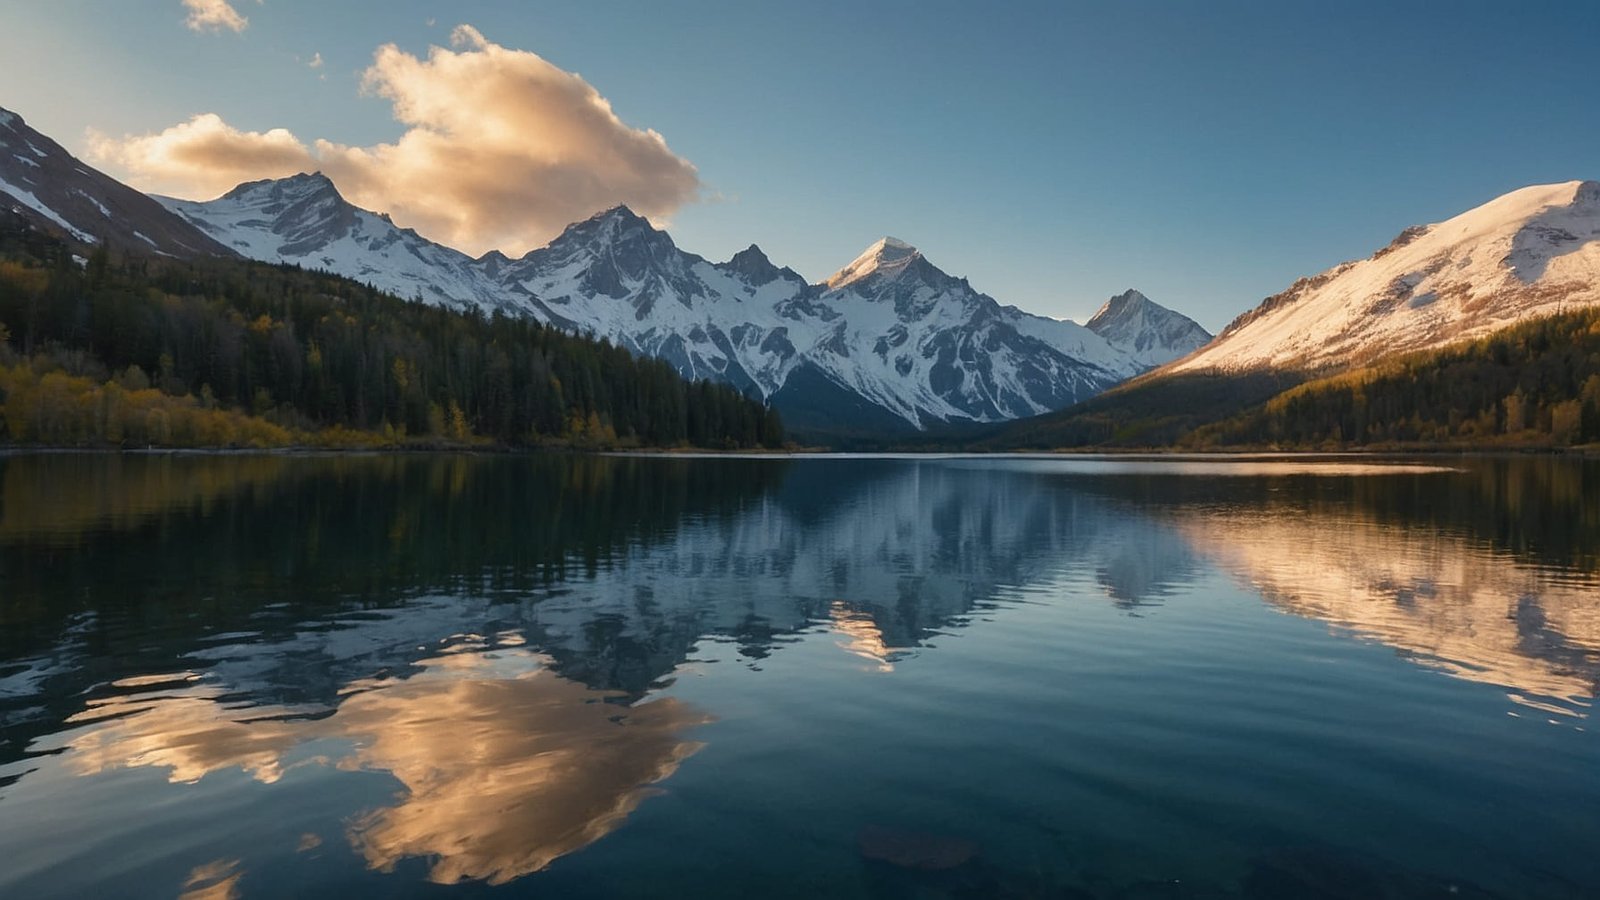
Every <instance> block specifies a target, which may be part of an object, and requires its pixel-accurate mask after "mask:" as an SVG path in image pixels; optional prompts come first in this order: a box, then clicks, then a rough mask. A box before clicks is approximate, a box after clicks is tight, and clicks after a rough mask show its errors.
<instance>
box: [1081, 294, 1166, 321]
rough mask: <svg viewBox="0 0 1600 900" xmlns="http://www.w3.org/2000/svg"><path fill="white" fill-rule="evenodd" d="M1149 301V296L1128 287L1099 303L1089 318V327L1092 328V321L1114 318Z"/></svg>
mask: <svg viewBox="0 0 1600 900" xmlns="http://www.w3.org/2000/svg"><path fill="white" fill-rule="evenodd" d="M1150 302H1151V301H1150V298H1149V297H1146V296H1145V295H1144V294H1141V293H1139V292H1138V291H1136V290H1134V289H1133V288H1128V289H1127V290H1125V291H1123V292H1122V293H1120V294H1117V295H1116V296H1115V297H1112V298H1111V299H1110V300H1107V301H1106V302H1105V303H1103V304H1101V305H1100V308H1099V309H1098V310H1096V311H1095V314H1094V316H1093V317H1091V318H1090V319H1089V327H1090V328H1093V327H1094V323H1095V322H1097V321H1101V320H1105V319H1111V318H1115V317H1117V316H1119V315H1127V314H1128V313H1130V312H1132V311H1134V310H1137V309H1139V308H1140V307H1142V306H1144V305H1145V304H1147V303H1150Z"/></svg>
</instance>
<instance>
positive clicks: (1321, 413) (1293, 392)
mask: <svg viewBox="0 0 1600 900" xmlns="http://www.w3.org/2000/svg"><path fill="white" fill-rule="evenodd" d="M1596 442H1600V309H1595V308H1590V309H1587V310H1582V311H1578V312H1572V313H1565V314H1561V315H1556V316H1551V317H1547V318H1542V319H1537V320H1535V321H1532V322H1527V323H1524V324H1521V325H1516V326H1513V327H1511V328H1507V329H1504V330H1502V331H1499V332H1496V333H1494V334H1492V335H1490V336H1488V337H1485V338H1482V339H1479V340H1475V341H1470V342H1466V343H1462V344H1457V345H1454V346H1451V347H1446V348H1443V349H1440V350H1436V351H1425V352H1420V353H1414V354H1409V355H1406V356H1401V357H1398V358H1395V359H1393V360H1389V361H1386V362H1382V363H1379V364H1376V365H1373V366H1368V367H1365V368H1361V369H1357V370H1354V371H1350V372H1345V373H1341V374H1339V375H1334V376H1330V377H1327V378H1321V379H1318V380H1315V381H1311V382H1307V383H1306V384H1303V385H1300V386H1298V387H1295V388H1291V389H1290V390H1287V391H1284V392H1283V393H1282V394H1279V395H1278V396H1276V397H1274V398H1272V399H1271V400H1269V401H1268V402H1266V403H1265V404H1263V405H1261V406H1259V407H1257V408H1255V409H1252V410H1250V411H1247V412H1244V413H1240V414H1238V415H1235V416H1233V417H1231V418H1228V419H1225V420H1223V421H1221V422H1217V423H1214V424H1211V425H1207V426H1204V427H1201V428H1198V429H1196V430H1195V431H1194V432H1192V433H1191V434H1189V435H1188V436H1187V437H1186V438H1185V439H1184V440H1183V441H1181V442H1180V443H1181V445H1182V446H1185V447H1189V448H1194V449H1206V448H1213V447H1225V446H1236V445H1252V446H1279V447H1286V448H1289V447H1293V448H1339V447H1363V446H1374V445H1376V446H1407V445H1419V444H1428V445H1452V444H1454V445H1463V446H1464V445H1472V446H1481V445H1500V446H1555V447H1563V446H1571V445H1574V444H1592V443H1596Z"/></svg>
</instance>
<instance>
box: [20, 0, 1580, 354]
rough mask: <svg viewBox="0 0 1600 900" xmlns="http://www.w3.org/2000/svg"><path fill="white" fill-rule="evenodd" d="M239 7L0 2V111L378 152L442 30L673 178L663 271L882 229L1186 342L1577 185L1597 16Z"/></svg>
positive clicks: (959, 271)
mask: <svg viewBox="0 0 1600 900" xmlns="http://www.w3.org/2000/svg"><path fill="white" fill-rule="evenodd" d="M234 6H235V7H236V9H237V11H238V12H239V13H240V14H242V15H244V16H246V17H248V19H249V27H247V28H245V29H244V30H243V31H241V32H238V33H234V32H232V31H228V30H226V29H224V30H221V31H216V32H196V31H194V30H191V29H188V28H186V27H184V20H185V11H184V9H183V8H182V7H181V5H180V2H179V0H127V2H118V3H91V2H87V0H54V2H51V3H36V2H31V0H0V21H4V22H5V23H6V27H5V28H3V29H0V58H4V59H5V60H6V61H7V63H6V66H5V70H6V73H5V75H4V76H3V77H0V106H5V107H7V108H10V109H13V110H15V111H17V112H20V113H22V114H23V115H24V116H25V117H27V119H28V120H29V122H30V123H31V124H33V125H34V126H35V127H37V128H39V129H40V130H41V131H44V132H45V133H47V134H50V135H51V136H53V137H55V138H57V139H58V140H60V141H61V142H62V143H63V144H65V145H66V146H67V147H68V149H70V150H72V151H74V152H78V153H83V152H84V151H85V150H86V149H87V146H88V138H87V137H86V129H89V128H93V129H97V130H98V131H100V132H103V133H105V134H108V135H113V136H121V135H125V134H148V133H153V132H158V131H161V130H162V129H165V128H168V127H169V126H172V125H175V124H177V123H180V122H182V121H184V120H186V119H188V118H189V117H191V116H194V115H196V114H200V113H215V114H217V115H219V116H221V118H222V119H224V120H226V122H227V124H228V125H230V126H232V127H234V128H238V129H244V130H248V131H266V130H268V129H272V128H286V129H288V130H289V131H291V132H293V134H294V135H295V136H297V137H298V138H299V139H302V140H303V141H306V142H310V141H312V140H315V139H319V138H322V139H327V140H330V141H333V142H335V143H339V144H345V145H373V144H379V143H383V142H390V141H394V140H395V139H396V138H398V137H399V136H400V134H401V133H402V131H404V127H403V126H402V125H400V124H399V123H397V122H396V121H395V117H394V114H393V110H392V108H391V105H390V103H389V102H387V101H386V100H385V99H383V98H382V97H377V96H372V95H371V94H370V93H369V94H365V95H364V94H363V93H362V91H361V90H360V84H361V74H362V72H363V71H365V70H366V69H367V68H368V66H370V65H372V63H373V54H374V51H375V50H376V49H377V48H378V47H379V46H380V45H383V44H388V43H393V44H395V45H397V46H398V47H399V48H400V49H401V50H403V51H405V52H406V53H409V54H413V55H416V56H425V55H426V52H427V50H428V47H429V46H430V45H447V44H448V43H449V34H450V29H451V28H452V27H454V26H456V25H459V24H468V25H471V26H472V27H474V28H475V29H477V31H478V32H481V34H482V35H483V36H484V38H485V39H486V40H487V41H490V42H493V43H494V44H497V45H500V46H502V47H505V48H512V49H515V50H525V51H531V52H533V53H537V54H538V55H539V56H542V57H543V58H544V59H545V60H547V61H548V62H549V63H552V64H553V65H555V66H557V67H559V68H560V69H564V70H566V71H568V72H573V73H577V74H579V75H581V76H582V78H583V79H584V80H585V81H587V82H588V84H590V85H592V86H593V87H594V88H595V89H596V90H598V91H599V92H600V94H602V95H604V97H605V98H606V99H607V100H609V101H610V103H611V105H612V108H613V109H614V111H615V113H616V115H617V116H618V117H620V119H621V120H622V121H623V122H625V123H626V124H627V125H628V126H632V127H633V128H637V129H653V130H654V131H656V132H659V133H660V135H661V136H662V137H664V138H665V140H666V142H667V144H668V145H669V146H670V149H671V151H672V153H674V154H676V155H677V156H679V157H681V158H683V159H686V160H688V161H689V162H690V163H692V164H693V166H694V167H695V169H696V170H697V171H698V176H699V180H700V195H701V197H702V198H703V199H700V200H697V201H695V202H690V203H688V204H686V205H683V206H681V208H678V209H677V211H676V212H675V213H673V214H671V216H670V220H671V230H672V233H673V236H674V237H675V238H676V239H677V241H678V243H679V245H680V246H683V247H684V248H686V249H689V250H692V251H694V252H697V253H700V254H702V255H705V256H707V257H709V258H712V259H724V258H726V257H728V256H730V255H731V254H732V253H734V252H735V251H737V250H739V249H741V248H742V247H744V246H745V245H746V244H748V243H750V242H752V241H753V242H756V243H758V244H760V245H761V246H762V247H763V249H765V250H766V251H767V252H768V254H769V255H770V256H772V257H773V259H774V260H775V261H777V262H779V263H780V264H787V265H791V266H793V267H794V268H796V269H798V270H799V271H800V272H801V273H802V274H804V275H806V276H807V277H809V278H811V279H820V278H822V277H824V276H826V275H827V274H828V273H829V272H831V271H832V270H833V269H836V268H838V267H840V266H842V265H844V264H845V263H847V262H849V261H850V259H851V258H852V257H854V256H855V254H856V253H857V252H859V251H860V250H861V249H862V248H863V247H865V246H866V245H867V244H868V243H870V242H872V241H873V240H875V239H876V238H877V237H879V236H881V235H883V234H892V235H894V236H896V237H900V238H903V239H905V240H908V241H910V242H911V243H913V244H916V245H917V246H918V247H920V248H921V249H922V250H923V251H924V253H925V254H926V255H927V256H928V257H929V258H930V259H931V260H932V261H933V262H934V263H935V264H937V265H939V266H940V267H942V268H944V269H945V270H947V271H949V272H951V273H952V274H956V275H966V276H968V277H970V278H971V280H972V282H973V284H974V285H975V286H976V287H978V288H979V289H980V290H984V291H986V292H987V293H989V294H991V295H993V296H995V297H996V298H997V299H999V300H1001V301H1002V302H1006V303H1013V304H1016V305H1018V306H1021V307H1023V308H1025V309H1029V310H1032V311H1035V312H1040V313H1045V314H1049V315H1056V316H1070V317H1074V318H1077V319H1078V320H1080V321H1082V320H1083V319H1084V318H1086V317H1087V316H1088V315H1089V314H1091V313H1092V312H1093V310H1094V309H1095V308H1096V307H1097V306H1098V305H1099V303H1100V302H1102V301H1103V300H1104V299H1105V298H1106V297H1107V296H1109V295H1111V294H1113V293H1116V292H1119V291H1121V290H1123V289H1125V288H1127V287H1137V288H1139V289H1141V290H1143V291H1144V292H1145V293H1146V294H1148V295H1150V296H1151V297H1152V298H1153V299H1156V300H1157V301H1159V302H1162V303H1165V304H1167V305H1170V306H1173V307H1175V308H1178V309H1180V310H1182V311H1184V312H1187V313H1189V314H1190V315H1192V316H1194V317H1195V318H1197V319H1198V320H1199V321H1200V322H1201V323H1202V324H1204V325H1206V326H1207V327H1209V328H1212V329H1213V330H1214V329H1216V328H1219V327H1221V326H1222V325H1223V324H1225V323H1226V322H1227V321H1228V320H1229V319H1230V318H1232V316H1234V315H1235V314H1237V313H1239V312H1241V311H1243V310H1245V309H1247V308H1249V307H1251V306H1253V305H1255V304H1256V303H1257V302H1259V301H1260V300H1261V298H1262V297H1264V296H1266V295H1268V294H1271V293H1274V292H1276V291H1278V290H1281V289H1282V288H1283V287H1285V286H1287V285H1288V284H1289V283H1290V282H1291V281H1293V280H1294V279H1295V278H1297V277H1299V276H1301V275H1307V274H1313V273H1315V272H1317V271H1320V270H1322V269H1324V268H1326V267H1328V266H1330V265H1332V264H1334V263H1336V262H1338V261H1340V260H1343V259H1347V258H1353V257H1360V256H1365V255H1367V254H1369V253H1370V252H1371V251H1372V250H1374V249H1376V248H1377V247H1379V246H1382V245H1383V244H1384V243H1386V242H1387V241H1388V240H1389V239H1390V238H1391V237H1393V235H1394V234H1395V233H1397V232H1398V231H1399V230H1400V229H1401V228H1403V227H1405V226H1406V225H1409V224H1412V223H1416V222H1428V221H1436V220H1438V219H1441V218H1445V217H1448V216H1450V215H1453V214H1455V213H1457V212H1460V211H1462V210H1464V209H1466V208H1469V207H1471V206H1474V205H1477V204H1478V203H1481V202H1484V201H1486V200H1488V199H1490V198H1492V197H1494V196H1496V195H1498V194H1500V193H1503V192H1505V191H1507V190H1510V189H1513V188H1516V187H1520V186H1523V185H1526V184H1532V183H1540V182H1551V181H1566V180H1570V179H1574V178H1595V177H1600V76H1597V75H1596V72H1595V59H1596V58H1597V51H1596V43H1595V42H1596V39H1597V37H1600V4H1595V3H1555V2H1549V3H1527V4H1507V3H1480V2H1456V3H1449V4H1438V3H1433V4H1421V3H1417V4H1408V3H1377V4H1363V3H1313V2H1288V3H1270V4H1269V3H1265V2H1261V3H1229V2H1203V3H1202V2H1180V0H1171V2H1129V3H1093V4H1079V3H1066V2H1057V3H1039V4H1030V3H1020V2H1019V3H1006V4H998V5H997V6H998V8H984V7H982V6H980V5H979V4H971V3H943V2H920V3H910V2H906V3H901V2H890V3H844V2H838V3H834V2H819V3H803V4H800V3H796V4H777V3H733V2H727V3H723V2H683V3H659V2H657V3H649V2H593V0H590V2H570V3H568V2H553V0H546V2H540V3H536V4H535V3H488V2H459V0H458V2H450V3H444V2H420V0H390V2H383V3H361V4H358V3H338V4H329V3H318V2H298V0H264V2H259V3H258V2H256V0H234ZM430 21H431V22H432V23H433V24H431V25H430V24H429V23H430ZM313 54H320V55H321V57H322V59H323V61H324V62H323V65H322V66H321V67H320V68H316V69H313V68H310V67H309V66H308V65H307V64H306V63H307V62H308V61H309V60H310V59H311V58H312V56H313ZM107 168H108V169H110V170H112V171H113V174H122V173H118V172H116V169H115V167H114V166H107Z"/></svg>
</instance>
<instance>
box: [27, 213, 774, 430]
mask: <svg viewBox="0 0 1600 900" xmlns="http://www.w3.org/2000/svg"><path fill="white" fill-rule="evenodd" d="M0 336H3V337H4V343H3V345H0V352H3V353H4V354H6V355H5V357H4V358H3V359H0V366H3V367H4V368H5V375H4V377H3V380H0V391H3V392H4V393H5V397H4V398H0V402H3V403H4V404H5V406H6V415H5V416H4V431H3V432H0V440H9V441H12V442H31V443H75V444H76V443H111V444H118V443H129V444H135V443H136V444H141V445H142V444H145V443H156V444H163V445H178V446H183V445H187V446H216V445H235V444H253V445H275V444H279V443H284V442H294V443H299V442H302V440H303V439H304V438H305V436H307V435H311V436H318V435H320V436H323V437H324V438H325V437H326V436H327V435H329V434H330V433H331V434H333V435H336V436H337V435H344V436H347V437H348V436H354V437H355V441H354V442H355V443H365V442H370V443H384V444H395V443H399V444H405V443H417V442H426V443H445V442H448V443H456V444H460V443H472V442H493V443H497V444H501V445H507V446H530V445H541V444H552V443H556V444H564V445H576V446H588V447H627V446H652V447H671V446H681V445H692V446H697V447H713V448H728V449H736V448H751V447H760V446H767V447H775V446H779V445H781V444H782V442H783V440H784V433H783V425H782V422H781V421H780V420H779V417H778V415H777V413H776V412H775V411H773V410H770V409H767V408H765V407H764V406H763V405H762V404H761V403H760V402H758V401H755V400H752V399H750V398H748V397H746V396H744V395H742V394H740V393H739V392H738V391H736V390H734V389H732V388H730V387H727V386H724V385H720V384H713V383H710V382H704V381H701V382H694V383H690V382H686V381H685V380H683V379H682V378H681V377H680V376H679V375H678V373H677V372H676V371H675V370H674V369H673V368H672V367H671V366H669V365H668V364H666V363H664V362H661V361H659V360H652V359H639V358H636V357H635V356H633V355H632V354H631V353H629V352H628V351H627V350H625V349H623V348H620V347H614V346H611V345H610V344H608V343H607V342H605V341H596V340H591V339H589V338H586V337H579V336H574V335H571V334H568V333H565V332H563V331H561V330H559V329H556V328H551V327H547V326H543V325H540V324H538V323H536V322H533V321H530V320H526V319H522V318H513V317H508V316H503V315H499V314H495V315H492V316H487V315H484V314H481V313H478V312H467V313H461V312H454V311H450V310H445V309H441V308H439V307H435V306H430V305H427V304H424V303H421V302H414V301H404V300H399V299H396V298H394V297H391V296H389V295H386V294H383V293H380V292H378V291H377V290H375V289H373V288H370V287H368V286H365V285H362V284H359V283H357V282H354V281H351V280H349V279H345V278H340V277H337V276H332V275H325V274H321V273H314V272H307V271H303V270H300V269H298V268H295V267H290V266H271V265H266V264H262V263H252V262H242V261H235V260H218V259H203V260H196V261H190V262H184V261H176V260H158V259H148V258H140V257H128V258H122V259H114V258H112V257H111V256H109V255H108V254H106V253H105V252H104V251H98V252H96V253H95V254H94V255H93V256H92V257H91V258H89V259H88V260H87V261H83V260H82V259H81V258H80V259H79V260H77V261H75V260H73V258H72V257H71V255H70V251H69V250H68V249H67V248H66V247H65V246H64V245H62V244H61V243H60V242H58V241H56V240H55V239H53V238H50V237H48V236H46V235H43V234H41V233H39V232H37V231H31V230H26V229H22V228H16V227H0ZM180 399H181V400H182V401H183V402H181V403H175V402H174V401H175V400H180ZM254 420H259V423H258V424H252V422H253V421H254ZM311 442H318V441H316V440H312V441H311ZM321 442H328V441H326V440H324V441H321ZM333 442H334V443H342V442H344V441H342V440H336V441H333Z"/></svg>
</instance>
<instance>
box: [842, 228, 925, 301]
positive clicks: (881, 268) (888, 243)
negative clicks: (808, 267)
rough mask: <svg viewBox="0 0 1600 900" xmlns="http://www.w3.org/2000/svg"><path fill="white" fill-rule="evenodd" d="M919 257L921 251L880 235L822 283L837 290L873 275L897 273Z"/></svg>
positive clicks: (896, 239) (898, 240)
mask: <svg viewBox="0 0 1600 900" xmlns="http://www.w3.org/2000/svg"><path fill="white" fill-rule="evenodd" d="M921 257H922V253H921V252H920V251H919V250H917V248H915V247H913V246H911V245H910V244H908V243H906V242H905V241H902V240H900V239H898V238H892V237H882V238H879V239H878V240H877V241H876V242H875V243H873V245H872V246H870V247H868V248H867V249H865V250H863V251H862V252H861V255H860V256H857V257H856V258H855V260H854V261H852V262H851V263H850V265H848V266H845V267H844V268H842V269H840V270H839V271H837V272H835V273H833V274H832V275H831V276H829V277H828V280H827V281H826V282H824V284H826V285H827V286H828V288H829V289H830V290H838V289H839V288H842V287H845V286H847V285H850V284H854V283H855V282H857V281H861V280H862V279H865V278H869V277H871V276H873V275H878V274H885V275H898V274H899V273H900V272H902V271H904V270H905V269H906V267H907V266H909V265H910V264H911V263H912V261H914V260H917V259H920V258H921Z"/></svg>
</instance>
